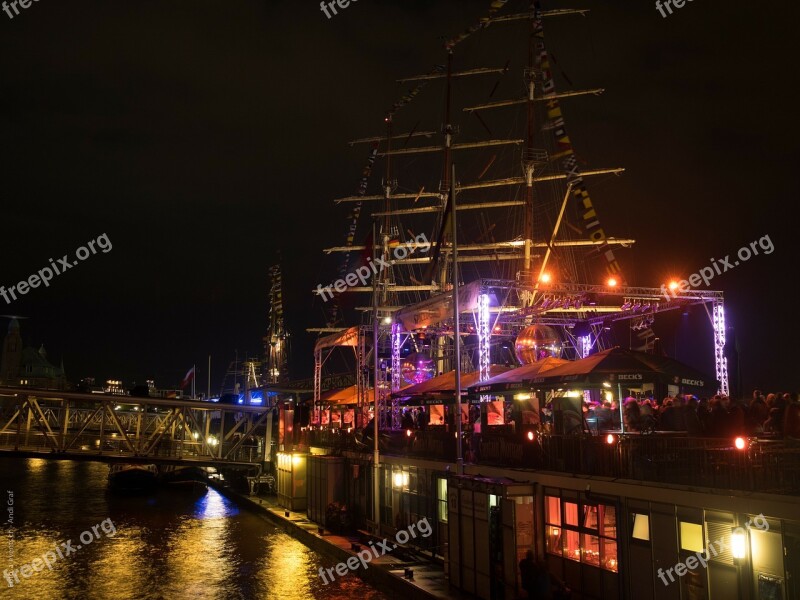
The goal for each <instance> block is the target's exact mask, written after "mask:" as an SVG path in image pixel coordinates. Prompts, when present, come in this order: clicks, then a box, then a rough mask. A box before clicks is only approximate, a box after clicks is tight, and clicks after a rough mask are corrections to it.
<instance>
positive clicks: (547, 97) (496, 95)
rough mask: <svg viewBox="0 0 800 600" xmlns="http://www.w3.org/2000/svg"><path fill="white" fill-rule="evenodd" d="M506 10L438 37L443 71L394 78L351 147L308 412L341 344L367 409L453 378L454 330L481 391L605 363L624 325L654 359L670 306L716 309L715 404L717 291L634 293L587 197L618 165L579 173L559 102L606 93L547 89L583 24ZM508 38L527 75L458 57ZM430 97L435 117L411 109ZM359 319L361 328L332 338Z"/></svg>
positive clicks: (717, 329)
mask: <svg viewBox="0 0 800 600" xmlns="http://www.w3.org/2000/svg"><path fill="white" fill-rule="evenodd" d="M514 4H515V3H514V2H508V0H495V1H493V2H491V4H490V7H489V10H488V14H487V15H486V16H485V17H484V18H482V19H480V21H479V22H477V23H475V24H474V25H473V26H471V27H469V28H468V29H467V30H465V31H463V32H462V33H460V34H459V35H457V36H455V37H453V38H451V39H449V40H447V41H446V43H445V44H444V46H443V55H442V61H441V62H440V63H439V64H436V65H434V66H433V68H432V69H431V70H429V71H428V72H426V73H423V74H419V75H411V76H407V77H404V78H402V79H399V80H398V81H399V83H400V84H401V85H407V86H409V87H408V91H407V92H406V93H405V94H404V95H403V96H402V97H401V98H399V99H398V100H397V101H396V102H395V103H394V104H393V105H392V106H391V107H390V108H389V110H388V111H387V113H386V116H385V119H384V124H383V129H384V130H383V131H382V132H376V134H375V135H373V136H371V137H363V138H359V139H356V140H353V141H352V142H350V143H351V145H352V146H355V147H359V148H362V147H363V148H366V155H367V158H366V165H365V167H364V169H363V171H362V177H361V180H360V181H359V184H358V186H357V192H356V193H355V194H354V195H352V196H347V197H342V198H338V199H336V200H335V203H336V204H337V205H344V206H348V207H349V215H348V231H347V234H346V238H345V239H346V242H345V243H344V244H343V245H341V246H337V247H332V248H327V249H325V253H326V254H329V255H335V256H337V257H338V278H339V281H337V283H336V284H335V285H334V284H332V285H331V286H319V287H318V288H317V290H316V293H317V294H319V295H320V296H322V297H323V299H328V298H332V300H331V301H330V303H329V304H328V305H327V306H329V307H330V308H329V310H328V323H327V324H326V327H324V328H319V329H316V331H318V332H320V333H327V334H328V335H327V336H326V337H323V338H321V339H320V340H319V341H318V343H317V347H316V351H315V401H318V400H319V399H320V395H321V392H322V390H321V386H320V382H321V377H322V371H323V370H324V368H325V363H326V360H327V357H328V356H329V355H330V354H331V353H332V352H333V350H334V349H335V348H337V347H341V346H347V347H352V348H353V350H354V360H355V364H354V365H353V368H354V370H355V372H356V378H357V384H356V388H357V394H358V402H359V405H360V407H361V408H364V407H366V406H367V405H368V404H369V402H370V401H371V394H374V392H370V390H371V389H374V388H378V392H377V393H378V396H379V400H380V399H381V398H383V399H386V398H388V397H389V395H390V394H391V393H392V392H395V393H396V392H397V391H398V390H399V389H400V388H401V387H403V386H404V385H407V384H411V383H415V382H419V381H420V380H421V379H424V378H426V377H429V376H430V375H432V374H441V373H445V372H446V371H448V370H452V369H454V368H455V366H456V365H455V356H456V352H455V347H456V345H457V344H456V336H455V335H454V333H455V331H456V321H458V330H459V332H460V335H459V336H458V338H459V341H461V342H462V344H461V350H460V351H459V355H460V361H461V363H460V366H461V368H462V370H464V371H475V372H477V375H478V379H479V380H481V381H482V380H485V379H488V378H489V376H490V374H491V371H490V367H491V365H492V364H511V363H514V362H516V361H517V360H520V361H523V362H525V361H527V360H536V359H537V358H543V357H546V356H553V355H555V356H563V357H564V358H568V359H576V358H582V357H585V356H587V355H588V354H589V353H591V352H596V351H599V350H603V349H607V348H608V347H610V345H611V344H612V340H611V339H610V336H609V332H610V331H611V329H612V325H613V324H614V323H615V322H618V321H627V322H629V324H630V327H631V332H632V333H635V335H636V337H637V339H638V340H640V343H639V344H638V345H640V347H641V348H642V349H649V350H652V348H653V343H654V340H655V335H654V333H653V331H652V328H651V326H652V324H653V322H654V318H655V315H656V314H657V313H659V312H662V311H664V310H670V309H672V308H674V307H675V306H676V305H677V304H678V303H682V304H684V305H686V304H702V305H703V306H706V307H708V306H710V307H711V308H710V309H709V316H710V317H711V320H712V323H713V329H714V342H715V361H716V367H717V372H716V374H717V378H718V380H719V381H720V383H721V386H722V390H723V391H727V365H726V362H725V358H724V356H723V351H722V349H723V346H724V341H725V340H724V331H725V327H724V310H723V306H722V296H721V293H718V292H711V293H707V294H703V293H696V294H693V295H692V294H689V295H685V296H683V297H681V298H680V299H679V300H677V301H676V302H675V303H670V302H669V299H668V298H665V297H664V296H663V295H661V294H660V293H659V291H658V289H654V288H640V287H630V286H629V285H628V282H627V281H626V275H625V271H624V269H622V267H621V266H620V262H619V261H618V257H619V255H620V254H622V252H621V249H622V248H627V247H630V246H631V245H632V244H634V242H635V240H633V239H627V238H620V237H613V236H612V235H610V234H608V233H607V232H606V229H605V226H604V225H605V224H604V223H603V222H602V221H601V218H600V216H599V212H598V208H597V206H596V204H595V203H594V201H593V199H592V196H591V194H590V190H591V187H592V185H593V184H594V183H595V182H597V181H600V182H603V181H604V180H605V179H608V178H612V177H614V176H616V175H619V174H620V173H622V172H623V170H624V169H622V168H621V167H617V166H613V165H612V166H605V165H604V166H598V167H595V166H589V165H584V164H583V161H581V160H579V158H578V156H577V154H576V152H575V149H574V148H573V145H572V142H571V139H570V137H569V135H568V133H567V121H566V108H564V106H565V105H566V104H567V103H573V102H579V101H581V100H586V99H587V98H588V99H589V100H591V99H592V98H593V97H594V96H598V95H600V94H602V92H603V89H601V88H587V89H580V88H574V87H573V86H572V85H571V82H570V81H569V80H568V79H566V78H565V77H561V78H560V79H565V80H566V81H567V83H568V84H569V85H568V87H567V88H564V89H562V86H561V85H560V83H559V84H557V77H556V76H555V73H554V71H555V70H556V68H555V63H554V59H553V57H552V55H551V54H550V53H549V51H548V46H547V44H546V39H545V34H544V27H545V24H546V23H547V22H548V21H551V20H553V19H570V18H576V17H581V16H585V15H586V13H588V10H585V9H545V8H543V7H542V5H541V3H540V2H534V3H533V4H527V3H525V6H524V9H525V10H523V12H513V11H512V10H511V8H513V6H514ZM519 4H523V3H519ZM517 35H519V37H520V39H521V41H522V42H523V44H521V45H520V47H519V49H520V50H521V51H522V53H523V55H524V59H523V60H522V61H518V60H516V57H514V58H512V59H511V60H506V61H503V60H500V61H498V62H496V63H495V64H491V63H489V62H487V63H483V64H466V61H465V60H464V59H462V56H472V55H474V54H475V49H474V48H471V47H470V46H471V45H473V44H477V43H478V42H479V41H480V43H481V48H484V47H485V42H486V41H487V40H486V39H483V38H484V37H488V38H491V39H489V40H488V41H489V42H491V43H494V42H502V43H504V44H505V45H506V46H507V45H508V40H509V39H514V38H513V37H512V36H517ZM500 38H502V39H500ZM437 89H438V90H439V92H440V94H439V98H438V99H439V100H441V104H439V105H438V106H439V108H438V109H435V108H434V109H431V107H430V106H423V104H424V100H425V96H426V95H427V96H431V95H434V94H435V91H436V90H437ZM434 99H436V98H434ZM454 205H455V207H456V208H455V210H453V207H454ZM454 224H455V227H453V225H454ZM358 240H363V241H362V242H361V243H358ZM359 275H362V276H361V277H359ZM348 278H349V281H348V280H347V279H348ZM454 285H455V286H456V287H457V288H458V289H459V292H458V294H457V297H454V295H453V286H454ZM353 297H354V298H355V301H351V298H353ZM456 300H457V301H458V303H459V307H458V310H457V311H456V312H457V313H458V316H459V317H460V318H459V319H455V318H454V314H455V313H454V307H453V304H454V302H455V301H456ZM358 313H360V314H361V315H362V316H361V319H360V326H355V327H353V328H347V327H346V326H344V322H345V321H346V318H347V317H350V316H351V314H358ZM373 329H374V330H375V331H373ZM631 337H633V336H631ZM373 348H377V352H373V350H372V349H373ZM375 382H377V385H376V384H375ZM395 396H396V394H395ZM397 409H398V406H397V404H396V403H395V405H394V406H393V411H392V414H393V420H392V425H393V426H394V427H395V428H396V427H397V426H398V423H399V421H398V419H399V417H398V410H397ZM359 412H361V411H359Z"/></svg>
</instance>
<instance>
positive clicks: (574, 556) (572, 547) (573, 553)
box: [564, 529, 581, 562]
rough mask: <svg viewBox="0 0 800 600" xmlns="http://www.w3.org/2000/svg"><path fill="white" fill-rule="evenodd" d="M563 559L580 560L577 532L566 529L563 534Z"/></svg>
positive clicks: (578, 535) (579, 544)
mask: <svg viewBox="0 0 800 600" xmlns="http://www.w3.org/2000/svg"><path fill="white" fill-rule="evenodd" d="M564 557H565V558H568V559H570V560H574V561H578V562H580V560H581V543H580V534H578V532H577V531H572V530H571V529H567V530H566V531H565V532H564Z"/></svg>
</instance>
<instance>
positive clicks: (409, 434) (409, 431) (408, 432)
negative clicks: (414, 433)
mask: <svg viewBox="0 0 800 600" xmlns="http://www.w3.org/2000/svg"><path fill="white" fill-rule="evenodd" d="M406 437H411V430H410V429H406Z"/></svg>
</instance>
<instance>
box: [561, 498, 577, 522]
mask: <svg viewBox="0 0 800 600" xmlns="http://www.w3.org/2000/svg"><path fill="white" fill-rule="evenodd" d="M564 525H571V526H572V527H577V526H578V505H577V504H576V503H575V502H564Z"/></svg>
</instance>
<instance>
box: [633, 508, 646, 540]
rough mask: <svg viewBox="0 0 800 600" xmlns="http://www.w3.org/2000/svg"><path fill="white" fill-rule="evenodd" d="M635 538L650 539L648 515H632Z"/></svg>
mask: <svg viewBox="0 0 800 600" xmlns="http://www.w3.org/2000/svg"><path fill="white" fill-rule="evenodd" d="M631 537H632V538H633V539H635V540H644V541H646V542H649V541H650V515H640V514H634V515H633V534H632V535H631Z"/></svg>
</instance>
